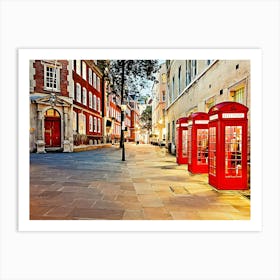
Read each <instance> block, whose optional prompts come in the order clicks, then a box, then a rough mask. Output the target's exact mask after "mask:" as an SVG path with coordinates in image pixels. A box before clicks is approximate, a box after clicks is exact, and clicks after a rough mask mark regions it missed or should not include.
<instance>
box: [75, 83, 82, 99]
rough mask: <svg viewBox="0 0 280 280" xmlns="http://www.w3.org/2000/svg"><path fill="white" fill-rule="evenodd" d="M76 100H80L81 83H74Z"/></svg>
mask: <svg viewBox="0 0 280 280" xmlns="http://www.w3.org/2000/svg"><path fill="white" fill-rule="evenodd" d="M76 101H77V102H81V85H80V84H78V83H77V84H76Z"/></svg>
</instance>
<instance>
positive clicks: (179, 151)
mask: <svg viewBox="0 0 280 280" xmlns="http://www.w3.org/2000/svg"><path fill="white" fill-rule="evenodd" d="M187 133H188V118H187V117H184V118H180V119H178V120H177V121H176V160H177V163H178V164H187V163H188V153H187V139H188V135H187Z"/></svg>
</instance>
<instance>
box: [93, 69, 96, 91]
mask: <svg viewBox="0 0 280 280" xmlns="http://www.w3.org/2000/svg"><path fill="white" fill-rule="evenodd" d="M93 87H94V88H96V74H95V73H94V72H93Z"/></svg>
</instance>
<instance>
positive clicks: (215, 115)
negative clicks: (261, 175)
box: [209, 101, 248, 190]
mask: <svg viewBox="0 0 280 280" xmlns="http://www.w3.org/2000/svg"><path fill="white" fill-rule="evenodd" d="M247 112H248V108H247V107H246V106H244V105H242V104H240V103H237V102H229V101H228V102H222V103H219V104H217V105H215V106H213V107H212V108H211V109H210V110H209V184H210V185H212V186H213V187H215V188H217V189H220V190H245V189H248V183H247V133H248V132H247V129H248V120H247Z"/></svg>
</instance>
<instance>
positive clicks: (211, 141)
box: [209, 127, 216, 176]
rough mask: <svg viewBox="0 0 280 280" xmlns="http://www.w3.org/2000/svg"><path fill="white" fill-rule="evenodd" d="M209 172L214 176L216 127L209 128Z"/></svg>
mask: <svg viewBox="0 0 280 280" xmlns="http://www.w3.org/2000/svg"><path fill="white" fill-rule="evenodd" d="M209 174H211V175H214V176H216V127H210V128H209Z"/></svg>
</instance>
